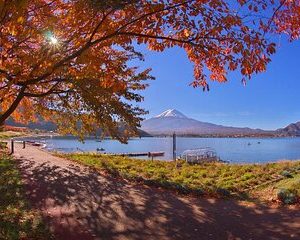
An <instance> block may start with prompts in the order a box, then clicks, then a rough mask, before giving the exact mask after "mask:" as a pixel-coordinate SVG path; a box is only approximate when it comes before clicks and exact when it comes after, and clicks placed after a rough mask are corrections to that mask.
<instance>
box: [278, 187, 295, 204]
mask: <svg viewBox="0 0 300 240" xmlns="http://www.w3.org/2000/svg"><path fill="white" fill-rule="evenodd" d="M277 198H278V200H279V201H281V202H282V203H285V204H295V203H296V202H297V200H298V195H297V191H295V190H290V189H284V188H283V189H279V191H278V193H277Z"/></svg>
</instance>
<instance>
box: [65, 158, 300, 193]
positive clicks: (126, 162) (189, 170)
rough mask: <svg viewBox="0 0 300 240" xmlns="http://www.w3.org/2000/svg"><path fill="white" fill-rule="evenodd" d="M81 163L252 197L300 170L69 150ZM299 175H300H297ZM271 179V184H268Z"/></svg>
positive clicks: (184, 187) (165, 183)
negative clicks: (285, 174) (175, 160)
mask: <svg viewBox="0 0 300 240" xmlns="http://www.w3.org/2000/svg"><path fill="white" fill-rule="evenodd" d="M64 156H65V157H67V158H69V159H71V160H74V161H77V162H79V163H82V164H85V165H88V166H92V167H95V168H97V169H100V170H102V171H107V172H109V173H111V174H114V175H118V176H121V177H123V178H126V179H131V180H138V181H144V182H145V183H147V184H154V185H158V186H162V187H165V188H171V189H176V190H178V191H180V192H185V193H198V194H206V195H213V196H220V195H221V196H228V195H232V196H239V197H243V198H246V197H249V196H250V195H251V190H252V189H254V188H265V187H266V186H270V185H274V184H276V183H277V182H281V181H283V180H285V178H286V177H284V176H283V175H282V172H284V171H285V172H287V171H288V172H289V173H290V174H291V175H292V177H293V176H296V175H297V174H300V161H293V162H291V161H290V162H280V163H269V164H263V165H258V164H247V165H233V164H223V163H208V164H202V165H190V164H187V163H185V162H179V166H178V167H176V165H175V163H174V162H166V161H148V160H139V159H130V158H123V157H113V156H107V155H99V154H67V155H64ZM297 176H298V175H297ZM268 183H269V184H268Z"/></svg>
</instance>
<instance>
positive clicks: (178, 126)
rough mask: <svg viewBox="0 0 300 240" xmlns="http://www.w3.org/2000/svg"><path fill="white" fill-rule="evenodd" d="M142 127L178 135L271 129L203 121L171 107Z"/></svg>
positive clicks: (254, 132) (235, 133) (253, 132)
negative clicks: (238, 126) (231, 125)
mask: <svg viewBox="0 0 300 240" xmlns="http://www.w3.org/2000/svg"><path fill="white" fill-rule="evenodd" d="M141 129H142V130H143V131H145V132H147V133H149V134H151V135H153V136H155V135H171V134H173V133H174V132H175V133H176V134H178V135H191V136H254V135H270V134H271V133H272V132H271V131H264V130H261V129H251V128H237V127H227V126H222V125H217V124H213V123H207V122H201V121H198V120H195V119H192V118H189V117H187V116H185V115H184V114H183V113H181V112H179V111H178V110H176V109H169V110H166V111H164V112H163V113H161V114H159V115H157V116H155V117H153V118H150V119H147V120H144V121H143V122H142V123H141Z"/></svg>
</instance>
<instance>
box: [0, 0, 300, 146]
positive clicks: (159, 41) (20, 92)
mask: <svg viewBox="0 0 300 240" xmlns="http://www.w3.org/2000/svg"><path fill="white" fill-rule="evenodd" d="M299 15H300V4H299V1H298V0H294V1H292V0H277V1H276V0H247V1H246V0H232V1H229V0H228V1H226V0H186V1H184V0H167V1H166V0H152V1H150V0H139V1H137V0H131V1H130V0H108V1H102V0H30V1H29V0H11V1H6V0H0V26H1V29H0V104H1V105H0V110H1V113H0V124H3V123H4V121H5V120H6V119H7V118H8V117H10V116H12V117H13V118H14V119H16V120H17V121H21V122H28V121H34V120H35V118H36V116H37V115H38V116H42V117H43V118H45V119H50V120H51V121H54V122H56V123H58V125H59V126H60V128H61V129H62V130H64V132H68V133H73V134H80V135H84V134H86V133H92V132H94V131H95V129H97V128H99V127H100V128H102V129H104V130H105V131H106V132H107V133H109V134H110V135H111V136H113V137H116V138H118V139H119V140H121V141H126V135H120V133H119V130H118V127H119V123H123V124H125V125H126V127H127V129H128V131H129V132H131V131H133V132H134V131H135V130H136V127H137V126H139V122H140V121H141V116H142V115H143V114H144V113H145V111H144V110H143V109H140V108H139V107H137V105H136V104H135V103H134V102H140V101H142V100H143V97H142V96H141V95H140V93H141V90H143V89H145V87H146V86H147V83H148V82H147V80H149V79H152V78H153V77H152V76H151V75H150V69H144V70H140V69H139V68H138V67H131V66H130V64H129V63H130V62H131V61H132V60H133V59H140V60H143V56H142V54H141V53H139V52H137V51H136V50H135V46H136V45H137V44H145V45H147V47H148V49H149V50H153V51H159V52H160V51H164V50H165V49H166V48H170V47H175V46H177V47H180V48H182V49H184V50H185V52H186V54H187V57H188V59H189V60H190V61H191V63H192V64H193V65H194V81H193V82H192V85H193V86H194V87H199V86H200V87H202V88H203V89H205V90H208V89H209V87H208V86H209V85H208V82H209V81H210V80H212V81H219V82H226V81H227V73H228V72H229V71H234V70H238V71H240V72H241V75H242V77H241V78H242V81H246V80H247V79H249V78H250V77H251V75H253V74H254V73H259V72H263V71H265V69H266V66H267V64H268V63H269V62H270V56H271V55H272V54H273V53H274V52H275V49H276V46H275V44H274V43H272V34H281V33H287V34H288V35H289V36H290V39H291V40H294V39H296V38H298V37H299ZM205 73H206V74H205ZM207 73H209V74H207Z"/></svg>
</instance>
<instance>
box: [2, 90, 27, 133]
mask: <svg viewBox="0 0 300 240" xmlns="http://www.w3.org/2000/svg"><path fill="white" fill-rule="evenodd" d="M25 89H26V87H25V86H23V87H22V88H21V90H20V92H19V93H18V95H17V97H16V98H15V100H14V101H13V103H12V104H11V105H10V107H9V108H8V109H7V110H6V111H5V112H4V113H3V114H1V115H0V129H1V128H2V127H3V125H4V123H5V120H6V119H7V118H9V117H10V115H11V114H12V113H13V112H14V111H15V110H16V108H17V107H18V106H19V103H20V102H21V101H22V99H23V97H24V92H25Z"/></svg>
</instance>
